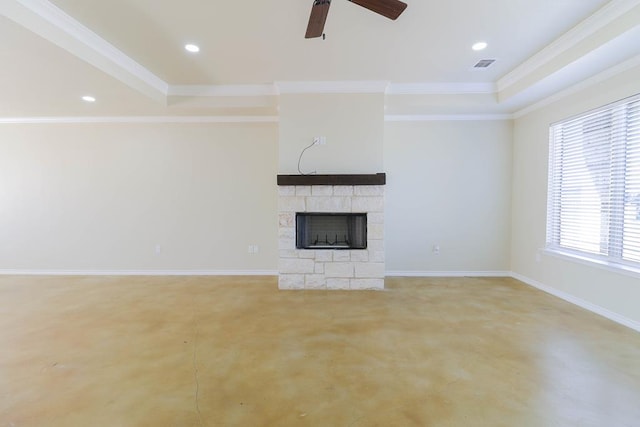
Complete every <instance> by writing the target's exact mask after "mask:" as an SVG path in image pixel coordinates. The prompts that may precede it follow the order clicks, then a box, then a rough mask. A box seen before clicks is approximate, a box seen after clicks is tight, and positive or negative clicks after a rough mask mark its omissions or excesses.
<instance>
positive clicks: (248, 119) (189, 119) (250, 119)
mask: <svg viewBox="0 0 640 427" xmlns="http://www.w3.org/2000/svg"><path fill="white" fill-rule="evenodd" d="M279 120H280V119H279V118H278V117H276V116H102V117H99V116H95V117H90V116H75V117H0V124H81V123H88V124H96V123H277V122H278V121H279Z"/></svg>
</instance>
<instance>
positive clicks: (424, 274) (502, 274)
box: [385, 270, 511, 277]
mask: <svg viewBox="0 0 640 427" xmlns="http://www.w3.org/2000/svg"><path fill="white" fill-rule="evenodd" d="M385 276H386V277H511V272H510V271H401V270H391V271H387V272H386V273H385Z"/></svg>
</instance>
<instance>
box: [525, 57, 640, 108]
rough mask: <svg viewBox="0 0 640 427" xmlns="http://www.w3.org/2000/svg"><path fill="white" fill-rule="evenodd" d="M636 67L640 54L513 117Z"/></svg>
mask: <svg viewBox="0 0 640 427" xmlns="http://www.w3.org/2000/svg"><path fill="white" fill-rule="evenodd" d="M636 67H640V55H636V56H634V57H633V58H630V59H628V60H626V61H624V62H622V63H620V64H618V65H616V66H614V67H611V68H608V69H607V70H605V71H602V72H600V73H598V74H596V75H594V76H592V77H590V78H588V79H586V80H583V81H581V82H580V83H576V84H574V85H572V86H569V87H568V88H566V89H564V90H561V91H560V92H557V93H555V94H553V95H551V96H549V97H547V98H544V99H542V100H540V101H538V102H536V103H534V104H531V105H529V106H527V107H525V108H523V109H521V110H518V111H516V112H515V113H514V114H513V118H514V119H518V118H520V117H523V116H525V115H527V114H529V113H531V112H533V111H536V110H538V109H540V108H543V107H546V106H547V105H550V104H553V103H554V102H556V101H559V100H561V99H562V98H565V97H567V96H569V95H571V94H573V93H576V92H580V91H582V90H584V89H586V88H588V87H590V86H593V85H595V84H597V83H600V82H602V81H605V80H607V79H610V78H612V77H615V76H616V75H618V74H620V73H624V72H625V71H628V70H631V69H633V68H636Z"/></svg>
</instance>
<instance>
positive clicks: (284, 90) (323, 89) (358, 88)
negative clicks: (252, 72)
mask: <svg viewBox="0 0 640 427" xmlns="http://www.w3.org/2000/svg"><path fill="white" fill-rule="evenodd" d="M387 86H389V82H387V81H375V80H353V81H309V82H276V83H275V87H276V88H277V91H278V94H287V95H291V94H323V93H327V94H349V93H381V94H383V93H385V92H386V90H387Z"/></svg>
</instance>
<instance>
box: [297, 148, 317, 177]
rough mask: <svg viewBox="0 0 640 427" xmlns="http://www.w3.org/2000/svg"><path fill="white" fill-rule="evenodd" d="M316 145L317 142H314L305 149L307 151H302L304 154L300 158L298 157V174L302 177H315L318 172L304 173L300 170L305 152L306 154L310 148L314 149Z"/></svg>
mask: <svg viewBox="0 0 640 427" xmlns="http://www.w3.org/2000/svg"><path fill="white" fill-rule="evenodd" d="M314 145H316V142H315V141H313V142H312V143H311V145H309V146H308V147H305V149H304V150H302V152H301V153H300V157H298V173H299V174H300V175H314V174H315V173H316V171H313V172H309V173H303V172H302V171H301V170H300V160H302V155H303V154H304V152H305V151H307V150H308V149H309V148H311V147H313V146H314Z"/></svg>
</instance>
